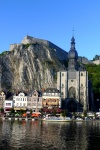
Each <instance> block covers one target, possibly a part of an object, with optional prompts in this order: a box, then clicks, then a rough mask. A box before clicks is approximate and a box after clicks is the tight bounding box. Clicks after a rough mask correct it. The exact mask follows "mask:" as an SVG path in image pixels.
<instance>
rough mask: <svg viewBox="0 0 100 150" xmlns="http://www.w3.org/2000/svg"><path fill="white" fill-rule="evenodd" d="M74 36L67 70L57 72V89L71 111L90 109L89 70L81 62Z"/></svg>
mask: <svg viewBox="0 0 100 150" xmlns="http://www.w3.org/2000/svg"><path fill="white" fill-rule="evenodd" d="M77 60H78V53H77V51H76V49H75V39H74V36H73V37H72V39H71V48H70V51H69V53H68V68H67V71H65V70H64V71H59V72H58V73H57V89H58V90H59V91H60V92H61V98H62V105H63V107H64V108H66V109H68V110H69V111H71V112H74V111H84V110H86V111H87V110H88V107H89V96H88V90H89V89H88V88H89V85H88V83H89V82H88V72H87V71H86V70H85V68H84V66H83V65H82V64H79V62H78V61H77Z"/></svg>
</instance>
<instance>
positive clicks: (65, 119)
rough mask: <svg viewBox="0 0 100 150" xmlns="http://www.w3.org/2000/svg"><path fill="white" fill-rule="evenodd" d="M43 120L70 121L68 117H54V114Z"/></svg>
mask: <svg viewBox="0 0 100 150" xmlns="http://www.w3.org/2000/svg"><path fill="white" fill-rule="evenodd" d="M43 121H47V122H68V121H72V119H71V118H70V117H56V116H50V117H45V118H43Z"/></svg>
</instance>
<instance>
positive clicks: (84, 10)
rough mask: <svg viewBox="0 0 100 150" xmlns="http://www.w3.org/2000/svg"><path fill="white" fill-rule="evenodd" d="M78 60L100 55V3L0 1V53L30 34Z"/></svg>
mask: <svg viewBox="0 0 100 150" xmlns="http://www.w3.org/2000/svg"><path fill="white" fill-rule="evenodd" d="M73 28H74V37H75V41H76V50H77V51H78V55H79V56H84V57H86V58H88V59H90V60H92V59H93V57H94V56H95V55H96V54H97V55H100V0H0V53H1V52H3V51H6V50H9V47H10V44H13V43H20V42H21V41H22V39H23V38H24V36H26V35H27V34H28V35H30V36H33V37H36V38H40V39H45V40H49V41H51V42H53V43H54V44H56V45H58V46H59V47H61V48H62V49H64V50H66V51H67V52H68V51H69V50H70V42H71V37H72V35H73V31H72V30H73Z"/></svg>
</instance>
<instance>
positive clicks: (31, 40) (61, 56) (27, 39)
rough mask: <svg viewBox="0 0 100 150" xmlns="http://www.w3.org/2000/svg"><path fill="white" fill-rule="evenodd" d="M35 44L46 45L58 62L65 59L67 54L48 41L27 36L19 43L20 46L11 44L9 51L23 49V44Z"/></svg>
mask: <svg viewBox="0 0 100 150" xmlns="http://www.w3.org/2000/svg"><path fill="white" fill-rule="evenodd" d="M36 42H37V43H40V44H44V45H47V46H48V47H50V48H53V49H54V50H55V52H56V54H57V56H58V58H59V59H60V60H64V59H65V60H66V59H67V52H65V51H64V50H63V49H61V48H60V47H58V46H57V45H55V44H53V43H52V42H50V41H48V40H43V39H38V38H34V37H31V36H28V35H27V36H25V37H24V39H23V40H22V41H21V43H20V44H11V45H10V51H12V50H15V49H20V48H22V47H23V45H24V44H33V43H36Z"/></svg>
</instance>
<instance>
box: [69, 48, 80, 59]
mask: <svg viewBox="0 0 100 150" xmlns="http://www.w3.org/2000/svg"><path fill="white" fill-rule="evenodd" d="M68 59H78V53H77V51H76V50H70V51H69V53H68Z"/></svg>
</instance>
